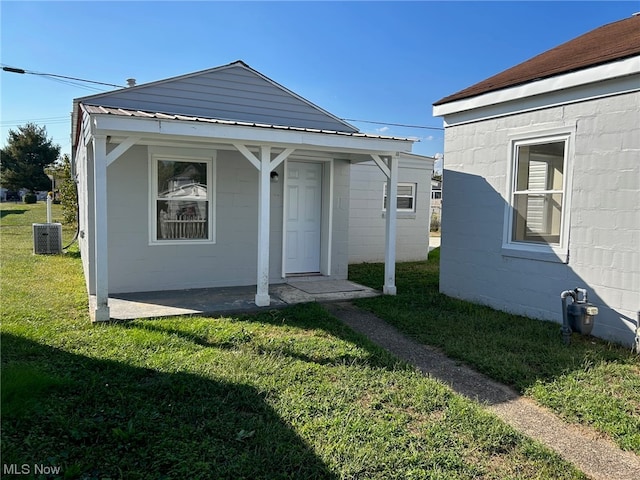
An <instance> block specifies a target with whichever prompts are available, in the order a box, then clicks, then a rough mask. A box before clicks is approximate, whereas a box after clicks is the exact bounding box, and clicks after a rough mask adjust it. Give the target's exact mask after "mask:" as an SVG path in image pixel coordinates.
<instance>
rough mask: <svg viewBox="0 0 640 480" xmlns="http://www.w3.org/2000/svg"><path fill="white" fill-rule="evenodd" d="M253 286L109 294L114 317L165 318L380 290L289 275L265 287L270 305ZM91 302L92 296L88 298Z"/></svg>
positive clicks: (240, 310)
mask: <svg viewBox="0 0 640 480" xmlns="http://www.w3.org/2000/svg"><path fill="white" fill-rule="evenodd" d="M255 294H256V287H255V285H253V286H248V287H219V288H192V289H185V290H163V291H160V292H138V293H122V294H115V293H114V294H109V309H110V316H111V318H112V319H114V320H134V319H137V318H156V317H169V316H175V315H216V314H218V315H227V314H232V313H249V312H256V311H260V310H270V309H273V308H283V307H286V306H288V305H294V304H296V303H307V302H335V301H347V300H352V299H354V298H365V297H375V296H377V295H380V292H379V291H377V290H374V289H372V288H369V287H365V286H364V285H359V284H357V283H354V282H350V281H348V280H335V279H331V278H327V277H323V276H310V277H293V278H291V279H287V282H286V283H279V284H273V285H271V286H270V287H269V295H270V296H271V304H270V305H269V306H268V307H257V306H256V304H255V303H254V300H255ZM89 301H90V302H92V303H93V304H95V296H92V297H90V298H89Z"/></svg>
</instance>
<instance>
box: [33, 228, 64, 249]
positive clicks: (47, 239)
mask: <svg viewBox="0 0 640 480" xmlns="http://www.w3.org/2000/svg"><path fill="white" fill-rule="evenodd" d="M33 253H35V254H56V253H62V224H61V223H34V224H33Z"/></svg>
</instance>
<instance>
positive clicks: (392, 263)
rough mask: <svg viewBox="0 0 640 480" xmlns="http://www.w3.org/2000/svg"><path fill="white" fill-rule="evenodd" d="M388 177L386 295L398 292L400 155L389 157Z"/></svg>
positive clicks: (384, 290)
mask: <svg viewBox="0 0 640 480" xmlns="http://www.w3.org/2000/svg"><path fill="white" fill-rule="evenodd" d="M388 166H389V177H388V178H387V211H386V214H385V220H386V224H385V232H384V237H385V251H384V286H383V287H382V293H384V294H385V295H395V294H396V218H397V199H398V157H397V155H396V156H394V155H392V156H390V157H389V165H388Z"/></svg>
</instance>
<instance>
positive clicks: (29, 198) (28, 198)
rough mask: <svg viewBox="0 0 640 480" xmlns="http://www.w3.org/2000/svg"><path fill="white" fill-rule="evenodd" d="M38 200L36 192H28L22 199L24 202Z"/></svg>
mask: <svg viewBox="0 0 640 480" xmlns="http://www.w3.org/2000/svg"><path fill="white" fill-rule="evenodd" d="M37 200H38V197H36V194H35V193H31V192H29V193H26V194H25V196H24V197H22V201H23V202H24V203H36V201H37Z"/></svg>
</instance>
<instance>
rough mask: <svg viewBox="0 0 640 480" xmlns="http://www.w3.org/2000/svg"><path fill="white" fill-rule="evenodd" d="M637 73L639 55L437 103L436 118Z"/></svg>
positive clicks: (639, 62)
mask: <svg viewBox="0 0 640 480" xmlns="http://www.w3.org/2000/svg"><path fill="white" fill-rule="evenodd" d="M638 73H640V55H635V56H633V57H628V58H625V59H623V60H619V61H617V62H610V63H606V64H602V65H598V66H595V67H591V68H585V69H582V70H578V71H574V72H570V73H566V74H563V75H556V76H553V77H548V78H543V79H540V80H535V81H531V82H527V83H524V84H521V85H517V86H513V87H509V88H503V89H500V90H495V91H491V92H487V93H484V94H480V95H475V96H471V97H466V98H463V99H460V100H455V101H451V102H446V103H434V104H433V116H434V117H444V116H447V115H451V114H455V113H459V112H463V111H468V110H474V109H478V108H483V107H487V106H491V105H498V104H501V103H505V102H509V101H512V100H514V99H522V98H527V97H532V96H536V95H542V94H546V93H551V92H555V91H559V90H565V89H568V88H573V87H579V86H582V85H588V84H592V83H596V82H602V81H604V80H610V79H614V78H619V77H625V76H628V75H634V74H638Z"/></svg>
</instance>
